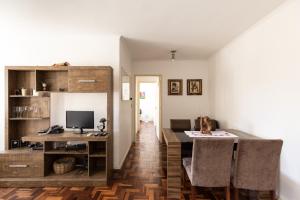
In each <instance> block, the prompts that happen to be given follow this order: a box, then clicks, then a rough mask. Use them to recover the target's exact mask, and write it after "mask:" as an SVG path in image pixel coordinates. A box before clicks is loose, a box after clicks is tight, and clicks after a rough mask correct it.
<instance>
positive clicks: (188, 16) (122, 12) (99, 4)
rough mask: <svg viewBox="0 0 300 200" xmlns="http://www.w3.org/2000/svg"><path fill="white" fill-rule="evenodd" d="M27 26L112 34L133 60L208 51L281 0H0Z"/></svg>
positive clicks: (21, 25) (201, 55) (4, 9)
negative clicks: (172, 52)
mask: <svg viewBox="0 0 300 200" xmlns="http://www.w3.org/2000/svg"><path fill="white" fill-rule="evenodd" d="M0 1H1V7H2V10H1V12H2V14H3V12H4V13H5V12H6V14H7V16H12V15H14V17H15V18H16V17H17V23H16V26H18V27H19V28H20V29H21V28H22V29H23V30H25V29H26V28H28V27H31V28H32V27H38V29H39V30H49V31H50V30H56V31H59V30H64V31H70V32H73V33H79V32H83V33H87V34H97V33H102V34H103V33H105V34H116V35H122V36H124V37H125V38H126V40H127V41H128V46H129V48H130V50H131V53H132V57H133V59H135V60H144V59H165V58H169V54H168V52H169V50H171V49H177V50H178V55H177V58H181V59H197V58H204V57H207V56H209V55H211V54H212V53H213V52H215V51H216V50H218V49H220V48H221V47H223V46H224V45H225V44H226V43H228V42H229V41H231V40H232V39H233V38H234V37H236V36H237V35H239V34H240V33H242V32H243V31H245V30H246V29H247V28H249V27H250V26H251V25H253V24H254V23H256V22H257V21H258V20H259V19H261V18H262V17H263V16H265V15H267V14H268V13H269V12H270V11H272V10H273V9H275V8H276V7H277V6H278V5H279V4H280V3H282V2H283V1H284V0H49V1H40V0H23V1H22V0H18V1H17V0H6V1H4V0H0ZM12 26H13V25H12Z"/></svg>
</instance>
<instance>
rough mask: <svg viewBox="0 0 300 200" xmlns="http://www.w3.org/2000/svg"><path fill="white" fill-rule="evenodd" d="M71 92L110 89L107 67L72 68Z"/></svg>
mask: <svg viewBox="0 0 300 200" xmlns="http://www.w3.org/2000/svg"><path fill="white" fill-rule="evenodd" d="M68 84H69V92H105V91H107V90H108V89H109V71H108V70H106V69H82V68H81V69H70V70H69V80H68Z"/></svg>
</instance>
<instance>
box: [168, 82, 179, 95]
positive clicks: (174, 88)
mask: <svg viewBox="0 0 300 200" xmlns="http://www.w3.org/2000/svg"><path fill="white" fill-rule="evenodd" d="M168 95H182V79H169V80H168Z"/></svg>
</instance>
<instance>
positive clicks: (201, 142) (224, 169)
mask: <svg viewBox="0 0 300 200" xmlns="http://www.w3.org/2000/svg"><path fill="white" fill-rule="evenodd" d="M233 145H234V139H225V138H201V139H200V138H198V139H194V141H193V153H192V158H184V159H183V166H184V168H185V171H186V174H187V176H188V178H189V180H190V182H191V186H192V187H191V188H192V199H195V195H196V187H224V189H225V193H226V200H230V173H231V161H232V153H233Z"/></svg>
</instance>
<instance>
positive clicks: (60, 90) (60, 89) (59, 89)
mask: <svg viewBox="0 0 300 200" xmlns="http://www.w3.org/2000/svg"><path fill="white" fill-rule="evenodd" d="M58 91H59V92H65V91H66V89H65V88H58Z"/></svg>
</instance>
